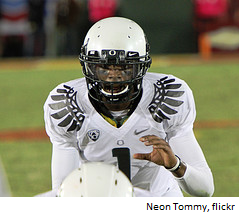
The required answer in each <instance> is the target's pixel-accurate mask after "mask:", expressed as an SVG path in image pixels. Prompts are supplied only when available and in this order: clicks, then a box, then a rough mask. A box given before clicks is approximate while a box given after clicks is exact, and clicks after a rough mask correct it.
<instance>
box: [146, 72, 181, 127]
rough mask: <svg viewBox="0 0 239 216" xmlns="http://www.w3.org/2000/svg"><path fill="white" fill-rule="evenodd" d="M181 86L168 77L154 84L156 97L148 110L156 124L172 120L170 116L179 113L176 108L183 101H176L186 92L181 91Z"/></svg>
mask: <svg viewBox="0 0 239 216" xmlns="http://www.w3.org/2000/svg"><path fill="white" fill-rule="evenodd" d="M181 86H182V84H177V83H175V79H174V78H168V76H166V77H164V78H162V79H160V80H157V82H156V83H154V97H153V100H152V101H151V103H150V104H149V106H148V109H149V112H150V113H151V115H152V117H153V119H154V120H155V121H156V122H159V123H160V122H162V120H163V119H168V120H170V118H169V116H170V115H174V114H176V113H177V111H176V110H175V107H179V106H180V105H182V104H183V101H180V100H176V98H177V97H180V96H182V95H183V94H184V91H179V88H180V87H181Z"/></svg>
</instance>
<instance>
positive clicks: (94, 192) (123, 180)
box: [58, 162, 134, 197]
mask: <svg viewBox="0 0 239 216" xmlns="http://www.w3.org/2000/svg"><path fill="white" fill-rule="evenodd" d="M58 196H59V197H133V196H134V191H133V186H132V184H131V182H130V181H129V179H128V178H127V177H126V175H125V174H124V173H123V172H121V171H120V170H119V169H118V168H117V167H116V166H114V165H110V164H105V163H101V162H88V163H84V164H82V165H81V167H80V168H79V169H76V170H74V171H73V172H72V173H70V174H69V175H68V176H67V177H66V178H65V180H64V181H63V183H62V184H61V186H60V189H59V192H58Z"/></svg>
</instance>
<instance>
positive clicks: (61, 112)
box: [49, 85, 85, 131]
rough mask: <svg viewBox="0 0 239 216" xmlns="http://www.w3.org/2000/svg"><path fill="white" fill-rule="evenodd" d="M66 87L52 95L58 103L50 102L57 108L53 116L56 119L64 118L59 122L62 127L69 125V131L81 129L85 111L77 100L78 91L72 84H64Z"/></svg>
mask: <svg viewBox="0 0 239 216" xmlns="http://www.w3.org/2000/svg"><path fill="white" fill-rule="evenodd" d="M63 87H64V88H62V89H60V88H59V89H57V93H58V94H56V95H52V96H51V99H52V100H53V101H55V102H56V103H52V104H49V107H50V108H51V109H52V110H57V112H56V113H54V114H52V115H51V117H52V118H54V119H62V121H61V122H60V123H59V124H58V126H60V127H68V128H67V131H74V130H75V129H76V130H77V131H78V130H80V128H81V126H82V123H83V121H84V119H85V116H84V112H83V111H82V110H81V109H80V107H79V106H78V104H77V101H76V93H77V91H74V89H73V88H71V87H70V86H67V85H64V86H63Z"/></svg>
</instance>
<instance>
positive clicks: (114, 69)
mask: <svg viewBox="0 0 239 216" xmlns="http://www.w3.org/2000/svg"><path fill="white" fill-rule="evenodd" d="M95 72H96V74H97V77H98V79H99V80H101V81H104V82H103V89H102V90H103V91H104V92H103V93H104V94H113V95H117V94H122V93H124V92H125V91H127V90H128V89H127V88H128V85H127V84H126V83H124V81H131V80H132V78H133V74H134V73H133V72H134V69H133V65H103V64H99V65H96V67H95Z"/></svg>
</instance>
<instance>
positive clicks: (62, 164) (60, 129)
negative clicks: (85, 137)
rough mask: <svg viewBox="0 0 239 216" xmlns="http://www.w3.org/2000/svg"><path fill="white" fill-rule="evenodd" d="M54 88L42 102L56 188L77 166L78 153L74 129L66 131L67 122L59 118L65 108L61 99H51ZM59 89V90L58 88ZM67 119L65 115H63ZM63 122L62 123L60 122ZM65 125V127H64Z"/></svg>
mask: <svg viewBox="0 0 239 216" xmlns="http://www.w3.org/2000/svg"><path fill="white" fill-rule="evenodd" d="M61 87H62V86H58V88H56V89H54V90H53V91H52V92H51V93H50V94H49V96H48V98H47V100H46V102H45V104H44V120H45V129H46V133H47V134H48V136H49V138H50V141H51V143H52V146H53V148H52V188H53V189H54V190H55V189H57V188H58V187H59V186H60V184H61V183H62V181H63V180H64V178H65V177H66V176H67V175H68V174H69V173H70V172H71V171H73V170H74V169H76V168H78V167H79V153H78V145H77V138H76V134H75V133H76V131H75V130H73V131H67V129H68V128H69V127H67V123H66V122H64V118H60V117H62V116H63V115H62V114H61V113H63V112H64V111H62V110H65V107H64V102H63V101H60V100H59V101H56V100H53V99H54V97H55V98H56V97H57V96H58V99H60V96H59V95H57V89H62V88H61ZM58 91H59V90H58ZM54 117H55V118H54ZM65 119H67V115H66V117H65ZM62 122H64V123H62ZM64 126H65V127H64Z"/></svg>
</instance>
